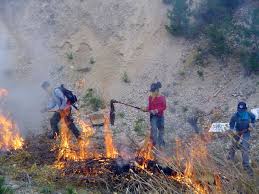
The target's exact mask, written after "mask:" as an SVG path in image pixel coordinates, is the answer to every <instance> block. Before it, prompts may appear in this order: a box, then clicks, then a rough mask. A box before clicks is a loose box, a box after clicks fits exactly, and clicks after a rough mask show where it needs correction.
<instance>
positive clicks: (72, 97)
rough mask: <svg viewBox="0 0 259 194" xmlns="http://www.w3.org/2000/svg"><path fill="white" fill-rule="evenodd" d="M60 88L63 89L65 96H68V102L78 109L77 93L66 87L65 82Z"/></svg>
mask: <svg viewBox="0 0 259 194" xmlns="http://www.w3.org/2000/svg"><path fill="white" fill-rule="evenodd" d="M60 89H61V91H62V92H63V94H64V96H66V98H67V100H68V102H69V103H70V104H71V105H72V106H73V107H74V108H75V109H77V110H78V108H77V107H76V105H75V103H76V102H77V97H76V95H74V94H73V92H72V91H70V90H68V89H66V88H65V87H64V85H63V84H62V85H61V86H60Z"/></svg>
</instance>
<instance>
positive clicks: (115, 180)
mask: <svg viewBox="0 0 259 194" xmlns="http://www.w3.org/2000/svg"><path fill="white" fill-rule="evenodd" d="M7 94H8V92H7V91H6V90H0V95H1V97H2V98H4V96H6V95H7ZM104 120H105V122H104V126H103V127H99V128H98V130H99V131H97V129H95V128H94V127H93V126H92V125H91V124H90V123H88V122H86V121H85V120H84V119H81V116H80V115H79V114H78V115H76V123H77V124H78V126H79V127H80V128H81V137H80V138H79V139H78V140H76V139H75V138H74V137H73V135H72V133H71V131H70V130H69V129H68V127H67V126H66V122H65V121H64V119H61V123H60V128H61V130H60V136H59V137H58V138H56V140H47V138H46V136H45V135H44V136H38V137H33V138H27V139H26V140H23V139H22V137H21V136H20V134H19V130H18V127H17V125H16V124H15V123H14V122H13V121H12V120H11V119H10V117H8V116H6V115H4V114H2V113H0V129H1V130H0V149H1V151H7V152H8V154H7V155H6V156H5V157H4V160H2V159H1V161H0V162H2V163H1V165H3V164H6V163H9V165H10V168H11V169H14V167H15V168H17V166H19V168H22V169H19V170H17V171H18V172H19V173H18V175H16V176H15V178H17V179H19V180H27V181H28V180H29V181H28V182H30V183H31V182H32V181H31V179H33V180H35V182H37V181H36V180H37V178H36V174H37V173H39V176H38V177H39V178H41V179H42V178H45V179H46V180H45V183H46V182H47V184H50V181H52V182H54V183H55V184H58V185H62V184H63V185H64V184H67V183H69V184H70V185H71V184H73V185H76V186H83V187H84V188H85V187H87V188H91V189H93V190H95V189H96V190H98V191H99V192H103V193H112V192H121V193H197V194H200V193H201V194H207V193H225V192H226V189H225V185H227V184H230V183H231V185H232V183H233V182H235V180H233V181H232V182H231V180H230V179H227V178H226V177H225V176H224V175H223V174H222V170H221V171H219V169H218V165H214V163H215V161H214V160H213V158H212V157H211V156H210V155H209V154H208V150H207V146H206V145H207V141H209V138H207V139H206V140H204V138H203V139H201V138H200V137H199V136H198V135H197V136H195V137H191V138H190V139H189V140H187V141H182V140H180V139H176V141H175V142H174V146H173V152H172V153H173V154H171V155H170V156H168V155H165V154H164V153H163V152H162V151H159V150H157V149H156V148H155V147H154V146H153V144H152V142H151V141H150V138H149V136H148V137H147V138H146V139H145V141H144V143H143V145H142V146H141V147H139V148H137V149H136V151H135V152H134V153H130V154H129V153H124V152H123V151H122V150H118V149H117V148H116V146H115V142H114V139H113V135H112V130H111V128H110V122H109V119H108V117H105V119H104ZM97 132H101V134H102V139H101V146H100V144H98V143H100V142H97V140H94V137H95V136H96V135H97ZM13 150H16V151H13ZM17 150H18V151H17ZM21 156H22V157H21ZM12 158H14V160H13V161H11V160H12ZM19 160H20V162H19ZM18 163H19V164H18ZM212 164H213V165H212ZM222 169H223V167H222ZM223 170H224V169H223ZM39 182H40V181H39ZM45 183H44V184H45ZM57 188H58V186H57ZM229 189H230V190H229V191H231V190H232V188H231V187H229Z"/></svg>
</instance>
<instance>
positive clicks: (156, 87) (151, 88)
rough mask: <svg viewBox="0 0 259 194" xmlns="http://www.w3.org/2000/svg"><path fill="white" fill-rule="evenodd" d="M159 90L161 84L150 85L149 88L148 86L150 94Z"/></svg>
mask: <svg viewBox="0 0 259 194" xmlns="http://www.w3.org/2000/svg"><path fill="white" fill-rule="evenodd" d="M160 88H162V84H161V82H157V83H152V84H151V86H150V92H154V91H156V90H158V89H160Z"/></svg>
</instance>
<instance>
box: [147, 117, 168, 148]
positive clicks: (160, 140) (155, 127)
mask: <svg viewBox="0 0 259 194" xmlns="http://www.w3.org/2000/svg"><path fill="white" fill-rule="evenodd" d="M164 123H165V122H164V116H157V115H150V124H151V139H152V141H153V144H154V145H157V144H158V146H164V145H165V141H164Z"/></svg>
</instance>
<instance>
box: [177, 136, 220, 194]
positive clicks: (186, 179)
mask: <svg viewBox="0 0 259 194" xmlns="http://www.w3.org/2000/svg"><path fill="white" fill-rule="evenodd" d="M189 146H190V147H189V149H184V148H183V143H182V142H180V141H179V139H177V141H176V148H177V150H176V153H177V156H176V159H177V161H178V163H179V164H180V161H179V160H180V159H183V158H187V161H186V163H185V170H184V173H178V175H177V176H174V177H172V179H174V180H176V181H178V182H180V183H183V184H185V185H186V186H187V187H188V188H190V189H192V190H193V192H194V193H197V194H207V193H210V191H209V189H208V186H207V185H206V184H205V185H202V184H201V183H200V181H198V178H197V177H196V174H195V173H196V172H195V167H194V165H195V162H196V163H197V162H198V163H199V164H200V165H201V166H203V164H207V162H208V150H207V146H206V142H204V141H202V139H201V138H200V137H198V136H196V137H192V141H191V143H189ZM178 149H180V150H178ZM186 151H187V153H186ZM214 180H215V185H216V190H217V192H218V193H220V192H221V190H222V187H221V179H220V177H219V176H218V175H214Z"/></svg>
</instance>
